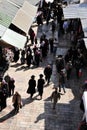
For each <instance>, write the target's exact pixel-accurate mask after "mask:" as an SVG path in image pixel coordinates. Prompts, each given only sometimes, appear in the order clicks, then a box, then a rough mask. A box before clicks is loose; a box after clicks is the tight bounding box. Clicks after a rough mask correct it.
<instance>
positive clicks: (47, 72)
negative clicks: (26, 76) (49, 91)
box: [44, 65, 52, 84]
mask: <svg viewBox="0 0 87 130" xmlns="http://www.w3.org/2000/svg"><path fill="white" fill-rule="evenodd" d="M44 75H45V80H46V81H47V84H49V82H50V78H51V75H52V67H51V66H50V65H47V66H46V67H45V69H44Z"/></svg>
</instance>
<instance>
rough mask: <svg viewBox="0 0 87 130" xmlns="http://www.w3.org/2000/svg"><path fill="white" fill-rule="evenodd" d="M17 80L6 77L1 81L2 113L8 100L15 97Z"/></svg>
mask: <svg viewBox="0 0 87 130" xmlns="http://www.w3.org/2000/svg"><path fill="white" fill-rule="evenodd" d="M14 89H15V80H14V78H12V77H10V76H9V75H6V76H5V77H4V79H3V78H2V79H1V81H0V111H2V110H3V109H4V108H6V106H7V98H8V97H11V96H13V95H14Z"/></svg>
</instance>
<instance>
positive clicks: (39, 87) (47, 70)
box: [27, 65, 52, 99]
mask: <svg viewBox="0 0 87 130" xmlns="http://www.w3.org/2000/svg"><path fill="white" fill-rule="evenodd" d="M43 73H44V75H43V74H40V75H39V79H38V81H37V83H36V80H35V75H32V76H31V79H29V81H28V89H27V93H29V94H30V97H31V98H32V97H33V95H34V93H36V88H35V87H36V86H37V91H38V93H39V96H40V99H42V95H43V88H44V84H45V83H46V82H47V85H49V82H50V79H51V75H52V67H51V66H50V65H47V66H46V67H45V69H44V71H43ZM43 76H45V79H44V78H43Z"/></svg>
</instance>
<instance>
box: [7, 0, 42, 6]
mask: <svg viewBox="0 0 87 130" xmlns="http://www.w3.org/2000/svg"><path fill="white" fill-rule="evenodd" d="M9 1H11V2H13V3H14V4H16V5H18V6H20V7H22V5H23V3H24V1H25V0H9ZM26 1H28V2H29V3H31V4H32V5H36V4H37V3H38V2H39V0H26Z"/></svg>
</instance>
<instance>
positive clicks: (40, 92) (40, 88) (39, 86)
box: [37, 74, 45, 99]
mask: <svg viewBox="0 0 87 130" xmlns="http://www.w3.org/2000/svg"><path fill="white" fill-rule="evenodd" d="M39 76H40V78H39V79H38V83H37V89H38V92H39V95H40V99H42V95H43V87H44V84H45V81H44V79H43V75H42V74H40V75H39Z"/></svg>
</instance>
